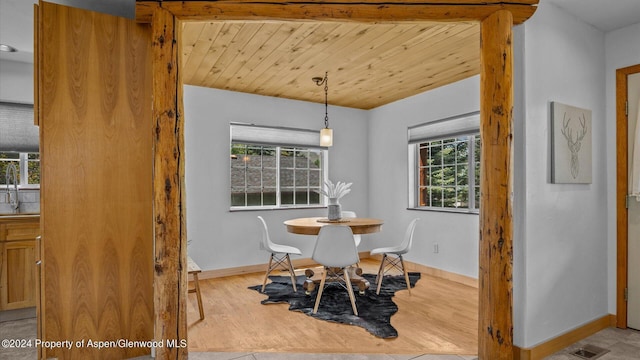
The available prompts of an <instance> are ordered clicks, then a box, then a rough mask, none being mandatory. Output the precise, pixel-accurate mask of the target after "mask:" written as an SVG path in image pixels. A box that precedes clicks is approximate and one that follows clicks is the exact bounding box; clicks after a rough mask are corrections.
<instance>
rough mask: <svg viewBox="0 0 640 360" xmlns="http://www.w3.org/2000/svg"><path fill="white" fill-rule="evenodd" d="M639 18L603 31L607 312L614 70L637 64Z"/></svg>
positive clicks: (612, 303) (612, 263)
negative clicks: (613, 29) (623, 25)
mask: <svg viewBox="0 0 640 360" xmlns="http://www.w3.org/2000/svg"><path fill="white" fill-rule="evenodd" d="M639 34H640V22H639V23H637V24H635V25H631V26H627V27H625V28H622V29H619V30H615V31H611V32H608V33H607V34H606V35H605V54H606V55H605V56H606V60H605V63H606V71H605V79H606V119H607V120H606V124H607V125H606V132H607V149H606V150H607V151H606V154H607V167H606V169H607V208H609V209H610V211H609V214H608V218H607V230H608V231H607V238H608V239H609V242H608V247H607V250H608V254H609V257H608V263H609V267H608V272H607V273H608V282H609V313H611V314H615V313H616V276H617V274H616V255H617V247H616V236H617V235H616V233H617V226H616V217H617V213H616V70H617V69H621V68H624V67H628V66H632V65H638V64H640V35H639Z"/></svg>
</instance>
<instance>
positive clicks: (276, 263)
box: [262, 253, 298, 292]
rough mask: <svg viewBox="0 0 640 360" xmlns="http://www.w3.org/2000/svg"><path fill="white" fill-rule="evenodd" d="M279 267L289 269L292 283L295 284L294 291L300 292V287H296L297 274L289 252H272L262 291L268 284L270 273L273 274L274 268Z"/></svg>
mask: <svg viewBox="0 0 640 360" xmlns="http://www.w3.org/2000/svg"><path fill="white" fill-rule="evenodd" d="M279 267H280V268H283V269H284V270H287V271H289V275H291V284H292V285H293V291H294V292H298V289H297V287H296V274H295V272H294V270H293V264H291V258H290V257H289V254H284V255H282V256H278V254H275V253H271V256H270V257H269V264H268V265H267V271H266V272H265V274H264V280H263V281H262V292H264V288H265V287H266V286H267V279H268V278H269V274H271V272H272V271H273V270H275V269H277V268H279Z"/></svg>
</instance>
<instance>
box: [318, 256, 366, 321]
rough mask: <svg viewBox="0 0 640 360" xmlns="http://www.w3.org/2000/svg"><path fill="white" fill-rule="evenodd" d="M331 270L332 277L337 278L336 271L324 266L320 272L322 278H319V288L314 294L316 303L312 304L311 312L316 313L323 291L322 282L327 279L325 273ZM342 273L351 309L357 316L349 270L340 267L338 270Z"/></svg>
mask: <svg viewBox="0 0 640 360" xmlns="http://www.w3.org/2000/svg"><path fill="white" fill-rule="evenodd" d="M329 271H331V273H332V275H331V277H332V278H339V277H340V276H339V274H337V273H336V272H334V269H331V268H328V267H325V268H324V271H323V272H322V278H321V279H320V288H319V289H318V295H317V296H316V303H315V305H314V306H313V313H314V314H315V313H317V312H318V307H319V306H320V298H321V297H322V292H323V291H324V284H325V281H326V280H327V273H328V272H329ZM339 272H341V273H342V274H343V275H344V282H345V285H346V286H345V287H346V288H347V292H348V293H349V300H351V309H353V314H354V315H355V316H358V308H357V307H356V296H355V294H354V293H353V287H351V278H349V270H348V269H346V268H342V269H340V271H339ZM341 285H342V284H341Z"/></svg>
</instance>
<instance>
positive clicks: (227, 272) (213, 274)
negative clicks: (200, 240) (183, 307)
mask: <svg viewBox="0 0 640 360" xmlns="http://www.w3.org/2000/svg"><path fill="white" fill-rule="evenodd" d="M359 256H360V259H367V258H372V259H376V260H378V261H381V260H382V256H380V255H373V256H371V255H369V252H368V251H363V252H361V253H359ZM405 264H406V266H407V269H408V270H409V271H417V272H420V273H422V274H425V275H431V276H435V277H438V278H442V279H446V280H450V281H454V282H457V283H461V284H463V285H467V286H472V287H475V288H478V279H474V278H472V277H468V276H465V275H460V274H456V273H452V272H448V271H445V270H441V269H436V268H433V267H430V266H426V265H422V264H417V263H414V262H411V261H405ZM293 266H294V267H295V268H298V269H299V268H304V267H314V266H318V263H316V262H315V261H313V259H311V258H305V259H295V260H293ZM266 267H267V264H258V265H248V266H239V267H233V268H226V269H216V270H203V271H202V273H200V274H199V275H198V279H200V280H203V279H214V278H221V277H226V276H236V275H245V274H251V273H257V272H264V271H265V269H266Z"/></svg>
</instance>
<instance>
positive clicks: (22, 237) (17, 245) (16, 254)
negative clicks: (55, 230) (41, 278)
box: [0, 215, 40, 310]
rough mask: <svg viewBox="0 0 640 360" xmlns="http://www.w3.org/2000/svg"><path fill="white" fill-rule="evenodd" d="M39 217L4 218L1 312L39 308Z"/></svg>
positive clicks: (0, 258) (1, 223)
mask: <svg viewBox="0 0 640 360" xmlns="http://www.w3.org/2000/svg"><path fill="white" fill-rule="evenodd" d="M38 235H40V221H39V216H37V215H36V216H0V310H12V309H20V308H25V307H31V306H35V305H36V299H37V297H36V269H37V268H36V264H35V259H36V252H35V248H36V237H37V236H38Z"/></svg>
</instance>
